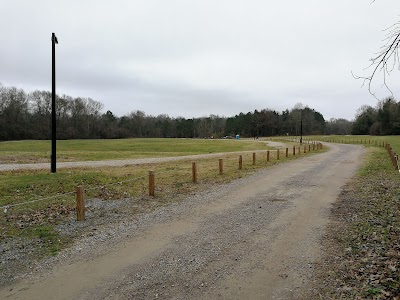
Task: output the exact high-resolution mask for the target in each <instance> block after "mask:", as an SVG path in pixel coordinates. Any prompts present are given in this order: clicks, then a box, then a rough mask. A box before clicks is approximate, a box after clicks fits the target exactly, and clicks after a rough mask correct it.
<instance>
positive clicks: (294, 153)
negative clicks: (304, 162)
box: [293, 146, 296, 156]
mask: <svg viewBox="0 0 400 300" xmlns="http://www.w3.org/2000/svg"><path fill="white" fill-rule="evenodd" d="M295 155H296V146H293V156H295Z"/></svg>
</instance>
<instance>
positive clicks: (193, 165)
mask: <svg viewBox="0 0 400 300" xmlns="http://www.w3.org/2000/svg"><path fill="white" fill-rule="evenodd" d="M192 181H193V183H197V165H196V162H192Z"/></svg>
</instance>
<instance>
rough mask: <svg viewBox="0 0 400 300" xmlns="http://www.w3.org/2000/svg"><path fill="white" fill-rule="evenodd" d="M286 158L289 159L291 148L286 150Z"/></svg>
mask: <svg viewBox="0 0 400 300" xmlns="http://www.w3.org/2000/svg"><path fill="white" fill-rule="evenodd" d="M286 157H289V148H286Z"/></svg>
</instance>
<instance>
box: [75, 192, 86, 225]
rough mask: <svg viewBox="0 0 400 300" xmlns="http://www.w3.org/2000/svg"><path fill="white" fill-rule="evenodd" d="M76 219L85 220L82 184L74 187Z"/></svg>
mask: <svg viewBox="0 0 400 300" xmlns="http://www.w3.org/2000/svg"><path fill="white" fill-rule="evenodd" d="M76 220H77V221H85V190H84V189H83V186H78V187H77V189H76Z"/></svg>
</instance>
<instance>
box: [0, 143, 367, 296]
mask: <svg viewBox="0 0 400 300" xmlns="http://www.w3.org/2000/svg"><path fill="white" fill-rule="evenodd" d="M329 147H330V150H329V151H328V152H325V153H322V154H317V155H313V156H309V157H304V158H300V159H298V160H295V161H290V162H287V163H283V164H280V165H276V166H274V167H271V168H268V169H264V170H261V171H259V172H257V173H256V174H254V175H252V176H249V177H246V178H242V179H239V180H235V181H233V182H231V183H230V184H226V185H218V186H213V187H212V188H209V189H207V190H206V191H203V192H201V193H198V194H196V195H191V196H189V197H188V198H187V199H186V200H185V201H183V202H180V203H176V204H172V205H168V206H165V207H160V208H158V209H157V210H156V211H154V212H152V213H149V214H145V215H142V216H140V217H138V218H135V219H129V220H127V219H125V220H124V219H122V220H120V221H119V222H112V223H109V224H107V225H106V226H103V227H102V228H101V230H100V229H98V230H96V231H95V233H94V234H92V235H88V236H85V237H83V238H82V239H81V240H80V241H78V242H76V243H75V244H74V245H73V246H72V247H71V248H70V249H68V250H66V251H63V252H62V253H60V254H59V255H58V256H57V257H56V258H53V259H51V260H49V263H50V265H51V268H45V269H43V272H38V273H37V274H36V275H35V276H31V277H27V278H25V279H23V280H21V281H20V282H17V283H15V284H14V285H9V286H4V287H2V288H1V289H0V299H157V298H158V299H310V292H311V294H312V275H313V268H314V263H316V262H318V260H319V259H320V257H321V244H320V238H321V237H322V235H323V233H324V230H325V227H326V225H327V224H328V222H329V213H330V207H331V204H332V203H333V202H334V201H335V200H336V198H337V196H338V194H339V192H340V190H341V187H342V186H343V185H344V184H345V183H346V182H347V181H348V179H349V178H350V177H351V176H352V175H353V173H354V171H355V170H356V169H357V167H358V166H359V165H360V163H361V160H362V156H363V154H364V148H363V147H361V146H355V145H338V144H331V145H329ZM38 268H39V269H40V267H38ZM318 299H319V298H318Z"/></svg>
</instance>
